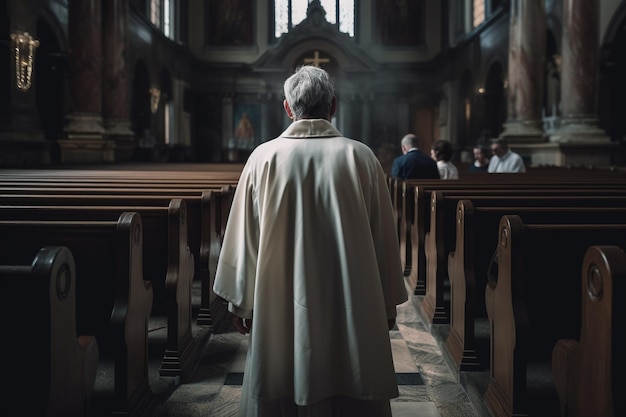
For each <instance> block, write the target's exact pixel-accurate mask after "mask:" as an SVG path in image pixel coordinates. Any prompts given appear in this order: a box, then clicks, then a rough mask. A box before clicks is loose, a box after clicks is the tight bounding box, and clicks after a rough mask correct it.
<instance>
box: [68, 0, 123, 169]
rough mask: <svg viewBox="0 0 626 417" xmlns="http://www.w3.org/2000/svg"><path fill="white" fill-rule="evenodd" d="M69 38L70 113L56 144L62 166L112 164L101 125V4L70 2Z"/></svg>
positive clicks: (110, 147) (109, 144)
mask: <svg viewBox="0 0 626 417" xmlns="http://www.w3.org/2000/svg"><path fill="white" fill-rule="evenodd" d="M68 38H69V55H68V64H69V74H70V81H69V82H70V100H71V101H70V102H71V109H70V111H71V112H70V114H69V116H68V124H67V126H66V128H65V133H66V138H65V139H63V140H59V144H60V146H61V154H62V156H61V162H83V163H92V162H102V161H112V160H113V142H111V141H107V140H105V137H104V133H105V130H104V127H103V121H102V3H101V0H70V1H69V4H68Z"/></svg>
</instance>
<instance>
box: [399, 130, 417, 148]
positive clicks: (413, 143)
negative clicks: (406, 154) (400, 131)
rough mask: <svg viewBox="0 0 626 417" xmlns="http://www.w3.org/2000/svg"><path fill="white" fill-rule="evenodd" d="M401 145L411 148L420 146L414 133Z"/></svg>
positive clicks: (405, 136) (405, 137)
mask: <svg viewBox="0 0 626 417" xmlns="http://www.w3.org/2000/svg"><path fill="white" fill-rule="evenodd" d="M400 145H404V146H408V147H410V148H417V147H418V146H419V140H418V139H417V136H416V135H415V134H413V133H407V134H406V135H404V137H403V138H402V140H401V141H400Z"/></svg>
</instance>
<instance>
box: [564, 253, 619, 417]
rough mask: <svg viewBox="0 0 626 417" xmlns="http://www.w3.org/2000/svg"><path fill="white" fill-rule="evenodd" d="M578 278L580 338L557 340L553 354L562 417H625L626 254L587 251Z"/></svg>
mask: <svg viewBox="0 0 626 417" xmlns="http://www.w3.org/2000/svg"><path fill="white" fill-rule="evenodd" d="M581 275H582V280H581V284H582V285H581V287H582V288H581V293H582V318H581V327H580V338H579V339H578V340H576V339H561V340H559V341H557V343H556V345H555V347H554V349H553V351H552V374H553V378H554V383H555V385H556V388H557V392H558V394H559V399H560V404H561V416H562V417H567V416H569V417H584V416H606V417H617V416H623V415H626V398H624V393H626V383H625V382H624V378H623V377H622V375H621V374H620V370H623V369H625V366H626V360H625V359H624V358H625V357H624V348H625V347H626V346H625V343H624V337H623V335H622V334H621V331H622V330H623V329H624V317H626V315H625V314H624V313H625V311H624V307H623V306H624V303H623V300H622V299H621V295H622V294H624V291H625V290H626V254H625V253H624V251H623V250H622V249H621V248H620V247H617V246H591V247H590V248H589V249H588V250H587V252H586V254H585V258H584V262H583V266H582V274H581Z"/></svg>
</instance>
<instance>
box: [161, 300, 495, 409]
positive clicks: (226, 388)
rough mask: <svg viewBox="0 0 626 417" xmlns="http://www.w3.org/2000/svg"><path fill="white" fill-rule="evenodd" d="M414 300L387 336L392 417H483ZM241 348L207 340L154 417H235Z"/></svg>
mask: <svg viewBox="0 0 626 417" xmlns="http://www.w3.org/2000/svg"><path fill="white" fill-rule="evenodd" d="M416 298H417V296H413V295H412V296H410V297H409V300H408V301H407V302H405V303H404V304H402V305H400V306H398V317H397V320H396V322H397V324H396V327H395V328H394V329H393V330H392V331H390V332H389V336H390V341H391V348H392V355H393V361H394V369H395V371H396V376H397V380H398V391H399V393H400V395H399V396H398V397H397V398H394V399H392V400H391V410H392V415H393V417H409V416H410V417H414V416H419V417H488V416H485V415H484V413H483V414H482V415H481V413H478V412H476V410H475V409H474V407H473V406H472V403H471V401H470V399H469V396H468V395H467V393H466V391H465V389H464V388H463V386H462V385H461V384H460V383H459V382H458V381H457V380H456V378H455V375H454V373H453V372H452V370H451V369H450V368H449V367H448V365H447V362H446V361H445V359H444V357H443V355H442V353H441V349H440V347H439V343H438V342H437V340H435V337H434V336H433V334H431V332H430V330H429V328H428V327H427V326H426V325H424V323H423V321H422V319H421V316H420V314H419V312H418V310H417V308H416V306H417V305H419V300H417V299H416ZM154 326H155V327H154V330H157V329H158V327H160V326H159V324H158V323H155V324H154ZM247 349H248V336H243V335H240V334H239V333H237V332H234V331H233V332H227V333H220V334H214V335H211V338H210V339H209V341H208V343H207V345H206V348H205V350H204V355H203V358H202V360H201V362H200V365H199V366H198V368H197V369H196V371H195V373H194V375H193V377H192V378H190V380H189V381H188V382H187V383H183V384H180V385H179V386H178V387H177V388H176V389H175V390H174V391H173V392H172V393H171V395H169V397H168V398H167V400H166V401H164V403H163V405H162V406H161V407H160V409H159V414H158V417H169V416H172V417H196V416H198V417H199V416H203V417H206V416H211V417H236V416H237V411H238V408H239V399H240V396H241V381H242V379H243V372H244V370H245V363H246V353H247Z"/></svg>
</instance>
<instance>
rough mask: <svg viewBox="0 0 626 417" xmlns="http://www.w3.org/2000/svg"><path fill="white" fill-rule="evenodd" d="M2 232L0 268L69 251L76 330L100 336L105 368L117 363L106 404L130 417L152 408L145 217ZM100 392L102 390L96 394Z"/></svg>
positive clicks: (36, 224)
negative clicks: (46, 250) (57, 249)
mask: <svg viewBox="0 0 626 417" xmlns="http://www.w3.org/2000/svg"><path fill="white" fill-rule="evenodd" d="M0 234H1V235H2V237H3V239H2V240H1V241H0V263H7V262H11V263H24V262H28V260H29V259H31V258H32V256H33V254H35V253H37V251H38V250H39V248H41V247H45V246H51V245H53V246H66V247H67V248H68V249H69V250H70V251H71V253H72V255H73V256H74V261H75V265H76V279H77V282H76V318H77V323H76V326H77V333H78V334H85V335H94V336H95V337H96V340H97V342H98V348H99V351H100V363H101V364H102V361H103V359H105V358H106V359H108V358H112V360H113V364H114V381H113V384H112V389H111V391H110V392H111V397H112V398H111V399H109V400H108V401H107V405H108V406H110V407H111V410H112V412H114V413H120V414H125V415H129V416H134V415H138V414H139V413H143V412H148V413H149V412H151V410H154V407H155V406H156V403H155V398H154V396H153V395H152V389H151V387H150V383H149V379H148V319H149V317H150V311H151V308H152V296H153V294H152V287H151V285H150V282H148V281H144V279H143V271H142V268H143V260H142V250H143V249H142V248H143V240H142V239H143V232H142V223H141V216H140V215H139V214H138V213H135V212H125V213H122V214H121V215H120V216H119V219H117V220H115V221H79V220H75V221H33V220H15V221H9V220H1V221H0ZM96 386H98V383H97V382H96ZM108 392H109V391H107V393H108ZM99 394H100V393H99V392H98V390H97V389H96V390H95V391H94V397H96V396H98V395H99ZM105 397H107V398H108V395H106V394H105Z"/></svg>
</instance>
